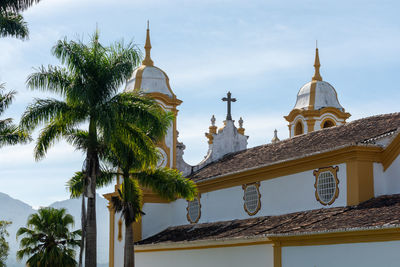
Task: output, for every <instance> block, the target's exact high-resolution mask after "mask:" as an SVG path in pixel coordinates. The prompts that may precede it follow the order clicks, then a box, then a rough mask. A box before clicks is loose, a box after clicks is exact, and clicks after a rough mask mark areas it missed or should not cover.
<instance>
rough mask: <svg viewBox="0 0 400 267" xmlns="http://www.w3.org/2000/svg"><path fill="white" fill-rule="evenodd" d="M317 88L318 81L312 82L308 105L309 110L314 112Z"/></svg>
mask: <svg viewBox="0 0 400 267" xmlns="http://www.w3.org/2000/svg"><path fill="white" fill-rule="evenodd" d="M316 88H317V81H312V82H311V86H310V98H309V101H310V102H309V103H308V109H309V110H314V106H315V89H316Z"/></svg>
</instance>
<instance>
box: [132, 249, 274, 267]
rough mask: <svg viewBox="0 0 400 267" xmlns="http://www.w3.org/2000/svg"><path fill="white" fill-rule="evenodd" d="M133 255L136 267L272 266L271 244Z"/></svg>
mask: <svg viewBox="0 0 400 267" xmlns="http://www.w3.org/2000/svg"><path fill="white" fill-rule="evenodd" d="M135 257H136V265H137V266H138V267H150V266H162V267H244V266H248V265H251V266H260V267H261V266H262V267H273V266H274V265H273V248H272V245H254V246H238V247H221V248H208V249H188V250H186V249H185V250H174V251H159V252H137V253H136V254H135ZM160 264H162V265H160Z"/></svg>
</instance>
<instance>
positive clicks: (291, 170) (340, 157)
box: [197, 146, 383, 193]
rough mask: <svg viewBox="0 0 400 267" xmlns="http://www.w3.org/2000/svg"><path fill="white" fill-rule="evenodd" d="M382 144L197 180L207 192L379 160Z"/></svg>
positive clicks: (345, 149)
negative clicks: (354, 161)
mask: <svg viewBox="0 0 400 267" xmlns="http://www.w3.org/2000/svg"><path fill="white" fill-rule="evenodd" d="M382 151H383V149H382V148H380V147H371V146H349V147H344V148H341V149H337V150H333V151H328V152H322V153H318V154H314V155H310V156H307V157H304V158H299V159H293V160H288V161H284V162H278V163H276V164H271V165H268V166H264V167H259V168H254V169H249V170H245V171H241V172H237V173H232V174H227V175H225V176H221V177H216V178H211V179H207V180H204V181H199V182H197V187H198V189H199V192H201V193H206V192H210V191H215V190H219V189H224V188H229V187H233V186H241V185H242V184H248V183H255V182H258V181H263V180H269V179H273V178H277V177H281V176H286V175H290V174H295V173H299V172H304V171H308V170H313V169H318V168H321V167H324V166H331V165H333V164H340V163H346V162H347V161H350V160H360V161H369V162H380V161H381V152H382Z"/></svg>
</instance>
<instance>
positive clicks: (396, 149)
mask: <svg viewBox="0 0 400 267" xmlns="http://www.w3.org/2000/svg"><path fill="white" fill-rule="evenodd" d="M399 154H400V134H397V136H396V137H395V138H394V139H393V140H392V142H391V143H390V144H389V145H388V146H387V147H386V149H385V151H383V153H382V165H383V170H384V171H386V170H387V168H389V166H390V165H391V164H392V162H393V161H394V160H395V159H396V158H397V157H398V156H399Z"/></svg>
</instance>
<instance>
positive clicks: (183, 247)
mask: <svg viewBox="0 0 400 267" xmlns="http://www.w3.org/2000/svg"><path fill="white" fill-rule="evenodd" d="M208 243H210V242H208ZM211 243H215V244H207V245H200V244H194V245H192V244H190V243H188V244H185V245H181V246H178V245H175V244H172V245H170V247H160V248H146V246H144V247H141V246H140V245H136V247H135V253H143V252H159V251H176V250H192V249H210V248H229V247H243V246H257V245H266V244H272V241H270V240H268V239H265V240H260V241H254V240H251V239H250V240H246V241H243V242H236V241H235V240H232V243H230V242H226V241H225V242H219V241H211Z"/></svg>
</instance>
